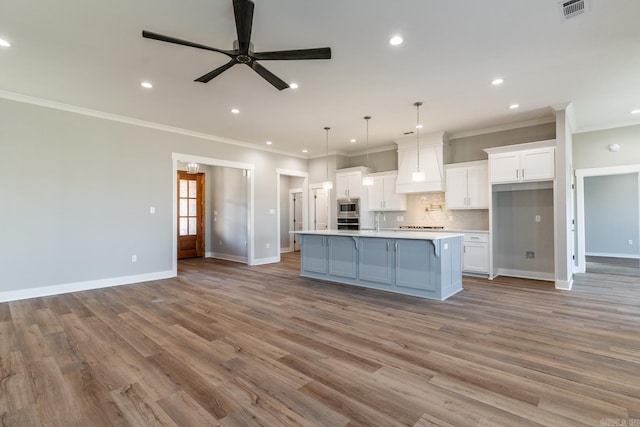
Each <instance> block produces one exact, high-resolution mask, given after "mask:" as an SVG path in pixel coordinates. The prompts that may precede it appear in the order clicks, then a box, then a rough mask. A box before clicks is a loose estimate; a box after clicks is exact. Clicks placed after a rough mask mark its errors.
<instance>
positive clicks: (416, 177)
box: [411, 102, 426, 182]
mask: <svg viewBox="0 0 640 427" xmlns="http://www.w3.org/2000/svg"><path fill="white" fill-rule="evenodd" d="M413 105H414V106H415V107H416V155H417V160H418V167H417V168H416V170H415V171H414V172H413V173H412V174H411V181H413V182H423V181H424V180H425V179H426V177H425V174H424V171H423V170H422V169H420V128H422V125H421V124H420V106H421V105H422V102H416V103H414V104H413Z"/></svg>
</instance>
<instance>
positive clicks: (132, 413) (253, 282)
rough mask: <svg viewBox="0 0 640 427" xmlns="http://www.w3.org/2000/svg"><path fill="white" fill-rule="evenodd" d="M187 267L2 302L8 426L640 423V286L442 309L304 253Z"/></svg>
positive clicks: (460, 301) (524, 295) (534, 292)
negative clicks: (328, 272) (315, 265)
mask: <svg viewBox="0 0 640 427" xmlns="http://www.w3.org/2000/svg"><path fill="white" fill-rule="evenodd" d="M179 269H180V272H179V276H178V277H177V278H175V279H168V280H160V281H154V282H148V283H141V284H135V285H128V286H121V287H115V288H107V289H101V290H95V291H87V292H78V293H73V294H65V295H59V296H52V297H46V298H36V299H31V300H24V301H15V302H11V303H2V304H0V425H1V426H38V425H48V426H148V425H154V426H175V425H178V426H199V427H200V426H215V425H221V426H416V427H425V426H434V425H438V426H471V425H478V426H503V425H504V426H536V425H537V426H574V425H592V426H601V425H640V287H639V286H638V279H637V278H634V277H623V276H613V275H603V274H586V275H579V276H577V277H576V281H575V285H574V290H573V291H571V292H562V291H557V290H555V289H553V287H552V286H551V285H550V284H548V283H547V282H535V281H531V280H522V279H507V278H497V279H496V280H494V281H488V280H484V279H476V278H466V277H465V278H464V284H463V286H464V291H463V292H461V293H459V294H457V295H455V296H454V297H452V298H450V299H449V300H447V301H445V302H437V301H430V300H424V299H419V298H413V297H408V296H402V295H396V294H390V293H385V292H381V291H373V290H366V289H362V288H355V287H349V286H343V285H337V284H331V283H327V282H322V281H316V280H311V279H304V278H300V277H299V276H298V269H299V257H298V255H297V254H286V255H284V256H283V262H282V263H280V264H273V265H264V266H256V267H247V266H243V265H240V264H235V263H231V262H225V261H217V260H211V259H196V260H186V261H181V262H180V264H179ZM616 423H617V424H616ZM623 423H626V424H623ZM633 423H635V424H633Z"/></svg>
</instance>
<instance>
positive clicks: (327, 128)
mask: <svg viewBox="0 0 640 427" xmlns="http://www.w3.org/2000/svg"><path fill="white" fill-rule="evenodd" d="M329 129H331V128H330V127H328V126H326V127H325V128H324V130H325V131H327V161H326V163H327V177H326V178H327V179H326V180H327V181H329Z"/></svg>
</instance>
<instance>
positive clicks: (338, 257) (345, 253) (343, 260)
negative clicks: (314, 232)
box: [327, 236, 358, 279]
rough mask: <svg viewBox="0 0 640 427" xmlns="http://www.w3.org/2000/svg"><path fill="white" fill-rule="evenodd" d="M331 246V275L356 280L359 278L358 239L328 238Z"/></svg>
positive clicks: (345, 237)
mask: <svg viewBox="0 0 640 427" xmlns="http://www.w3.org/2000/svg"><path fill="white" fill-rule="evenodd" d="M327 241H328V245H329V275H330V276H338V277H346V278H349V279H355V278H356V277H358V250H357V249H356V239H354V238H353V237H347V236H331V237H328V238H327Z"/></svg>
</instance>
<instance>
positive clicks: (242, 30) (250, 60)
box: [142, 0, 331, 90]
mask: <svg viewBox="0 0 640 427" xmlns="http://www.w3.org/2000/svg"><path fill="white" fill-rule="evenodd" d="M254 6H255V5H254V3H253V2H252V1H251V0H233V14H234V16H235V21H236V32H237V35H238V40H236V41H235V42H234V46H233V50H224V49H218V48H215V47H210V46H205V45H202V44H199V43H193V42H190V41H187V40H181V39H178V38H175V37H170V36H165V35H162V34H158V33H154V32H151V31H146V30H143V31H142V37H144V38H147V39H153V40H159V41H163V42H167V43H174V44H179V45H182V46H189V47H194V48H196V49H204V50H209V51H212V52H218V53H222V54H224V55H227V56H228V57H229V58H230V61H229V62H227V63H226V64H224V65H222V66H221V67H218V68H216V69H215V70H212V71H210V72H208V73H207V74H204V75H202V76H200V77H198V78H197V79H196V80H195V81H196V82H201V83H208V82H210V81H211V80H212V79H214V78H215V77H217V76H219V75H220V74H222V73H223V72H225V71H226V70H228V69H229V68H231V67H233V66H234V65H237V64H245V65H247V66H249V67H251V68H252V69H253V71H255V72H256V73H258V74H259V75H260V76H261V77H262V78H263V79H265V80H266V81H268V82H269V83H271V84H272V85H273V86H274V87H275V88H277V89H278V90H283V89H287V88H289V87H290V85H289V83H286V82H285V81H284V80H282V79H281V78H280V77H278V76H276V75H275V74H273V73H272V72H271V71H269V70H267V69H266V68H265V67H263V66H262V65H260V64H259V63H258V62H257V61H286V60H303V59H331V48H329V47H320V48H313V49H297V50H278V51H272V52H254V51H253V43H251V29H252V26H253V9H254Z"/></svg>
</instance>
